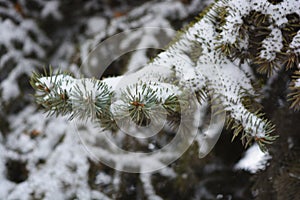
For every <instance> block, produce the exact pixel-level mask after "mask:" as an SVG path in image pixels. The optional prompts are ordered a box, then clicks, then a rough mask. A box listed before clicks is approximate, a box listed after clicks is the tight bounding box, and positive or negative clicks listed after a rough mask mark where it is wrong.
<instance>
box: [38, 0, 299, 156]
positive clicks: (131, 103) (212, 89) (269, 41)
mask: <svg viewBox="0 0 300 200" xmlns="http://www.w3.org/2000/svg"><path fill="white" fill-rule="evenodd" d="M299 15H300V4H299V2H298V1H297V0H292V1H287V0H286V1H282V3H278V4H273V3H272V2H270V1H266V0H263V1H255V2H254V1H236V0H219V1H217V2H215V3H214V4H212V5H211V6H210V7H209V8H208V9H206V10H205V11H204V12H203V13H202V14H201V15H200V16H199V17H198V18H197V19H196V21H195V22H193V23H191V24H190V25H189V26H187V27H186V28H184V29H183V30H182V31H179V33H178V34H177V36H176V37H175V39H174V41H172V42H171V43H170V45H169V46H168V47H167V48H166V50H165V51H164V52H162V53H160V54H158V55H157V57H155V58H154V59H153V60H151V62H149V63H148V65H146V66H145V67H144V68H143V69H141V70H140V71H138V72H135V73H133V74H131V75H130V76H129V77H131V78H133V77H136V78H135V80H136V81H135V82H133V83H132V84H131V85H129V86H127V88H123V89H121V92H120V91H119V92H118V93H115V91H114V92H113V91H112V89H111V85H110V84H109V81H105V80H106V79H104V80H103V81H99V80H94V81H92V80H89V79H86V80H85V82H86V84H89V85H91V88H94V89H92V91H88V90H86V89H85V87H84V84H85V82H82V80H77V79H71V78H70V77H67V76H61V75H56V76H54V78H53V80H55V81H54V82H51V81H50V82H49V80H47V81H48V82H49V84H45V83H46V82H45V79H44V78H41V77H36V78H34V81H35V82H37V83H39V84H37V85H36V84H34V85H33V86H34V87H35V89H36V90H37V92H39V93H41V94H42V95H41V96H37V102H38V103H39V104H42V105H43V106H45V107H46V108H47V109H48V110H52V111H53V112H57V113H61V112H63V113H71V116H73V117H76V116H79V117H81V118H83V117H84V114H81V113H82V111H83V110H85V111H86V112H87V113H88V114H89V115H92V116H94V115H95V116H96V117H97V118H98V119H99V120H100V121H101V120H102V122H103V123H104V124H106V125H105V126H107V124H109V123H113V121H114V120H113V119H114V117H117V119H122V118H125V117H129V118H130V119H132V120H133V121H134V122H135V123H136V124H138V125H142V124H147V123H149V120H150V119H151V116H152V115H153V113H154V112H157V113H160V112H161V110H163V112H162V113H161V114H166V115H168V117H169V118H172V116H173V117H174V119H176V116H178V114H180V111H179V110H180V109H182V108H180V109H179V107H180V106H179V105H181V103H180V100H179V99H180V98H177V97H178V95H180V94H184V93H187V94H188V93H190V94H193V95H196V96H197V98H199V102H198V103H201V102H206V101H207V100H210V101H215V102H219V104H220V105H222V106H223V107H224V109H225V110H226V111H227V116H228V118H229V119H230V120H228V121H229V122H231V123H229V124H231V127H232V128H233V138H235V137H236V136H237V135H239V134H241V133H242V140H243V141H245V145H247V144H249V143H250V142H251V141H256V142H257V143H258V144H259V145H260V147H261V149H262V150H265V149H266V148H265V145H266V144H269V143H272V142H273V140H274V139H275V138H276V136H272V135H271V133H272V132H273V130H274V125H272V123H271V122H270V121H269V120H267V119H265V118H264V117H263V115H262V114H261V107H259V106H252V108H251V109H250V107H251V104H252V102H251V101H245V99H246V98H247V97H255V96H256V95H257V94H256V90H254V86H253V84H252V83H253V82H255V81H256V78H255V73H258V74H263V75H267V76H266V78H267V79H268V78H271V77H274V76H276V75H277V73H278V72H279V71H282V69H286V70H289V71H292V72H294V73H295V76H297V77H296V78H295V79H294V82H293V85H291V87H290V89H291V90H292V91H293V93H291V94H290V97H291V100H292V101H293V103H292V106H291V107H292V108H294V109H295V108H298V107H299V98H298V97H299V92H298V90H299V88H298V85H297V84H298V80H299V78H298V72H297V71H298V70H299V69H298V68H297V67H298V64H299V53H300V51H299V47H300V45H299V44H300V26H299ZM159 66H164V70H162V69H161V68H160V67H159ZM253 72H255V73H253ZM55 77H56V78H55ZM48 79H49V78H48ZM63 79H66V80H63ZM129 79H130V78H129ZM50 80H51V78H50ZM141 80H143V82H141ZM162 80H168V81H169V82H167V84H161V81H162ZM174 80H175V81H174ZM43 81H44V82H43ZM67 82H69V83H67ZM102 82H103V84H102ZM155 84H157V85H156V86H155ZM62 85H63V86H64V87H61V86H62ZM76 85H77V86H76ZM171 86H172V87H174V88H175V91H177V92H175V93H174V92H170V91H169V92H166V91H167V88H169V87H171ZM182 86H183V87H182ZM76 88H77V89H76ZM98 90H99V91H100V92H99V91H98ZM162 91H164V92H166V93H167V95H164V98H161V93H162ZM178 91H180V92H179V93H180V94H179V93H178ZM245 91H246V92H245ZM115 95H116V96H117V97H118V98H119V100H120V101H117V103H116V104H115V105H113V107H114V106H115V107H114V109H113V110H111V109H112V108H111V106H112V105H111V100H112V97H113V96H115ZM118 95H119V96H118ZM83 97H84V98H83ZM50 99H51V100H50ZM84 99H85V100H84ZM253 99H254V98H253ZM71 100H73V101H71ZM81 102H82V103H83V104H84V106H80V103H81ZM105 104H106V105H107V106H105ZM71 108H72V109H73V110H70V109H71ZM63 109H64V110H63ZM60 110H61V111H60ZM105 116H107V117H105ZM175 121H176V120H174V122H175ZM100 123H101V122H100Z"/></svg>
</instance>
